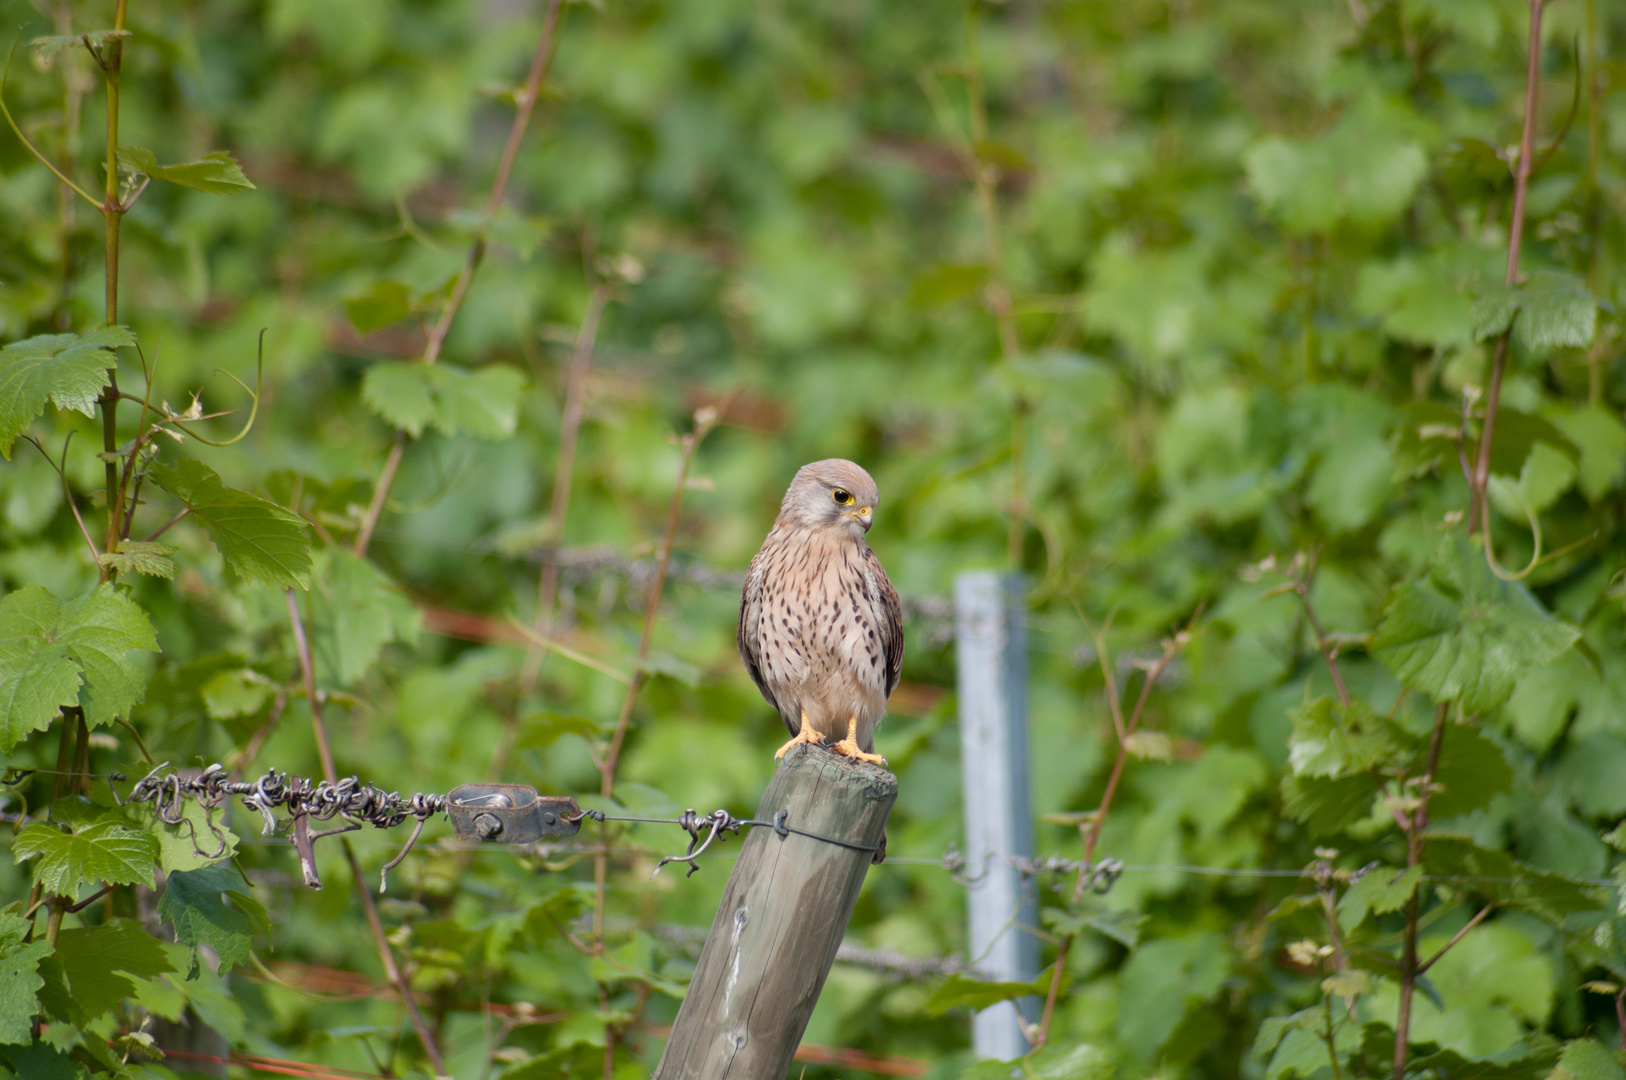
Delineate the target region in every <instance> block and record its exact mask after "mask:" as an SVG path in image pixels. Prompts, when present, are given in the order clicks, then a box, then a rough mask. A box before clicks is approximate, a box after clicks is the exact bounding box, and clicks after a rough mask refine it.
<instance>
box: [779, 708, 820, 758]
mask: <svg viewBox="0 0 1626 1080" xmlns="http://www.w3.org/2000/svg"><path fill="white" fill-rule="evenodd" d="M804 743H805V744H806V745H808V746H823V745H824V736H823V735H821V734H819V732H818V731H817V730H816V729H815V728H814V727H813V725H812V724H810V723H808V722H807V710H806V709H803V710H802V730H800V731H798V732H797V733H796V737H795V738H794V739H792V740H791V741H790V742H788V743H786V744H785V745H784V746H781V747H780V748H779V749H778V751H776V752H775V753H774V756H773V759H774V760H775V761H778V760H780V759H781V758H783V757H784V756H785V755H786V754H788V753H790V748H791V747H793V746H799V745H802V744H804Z"/></svg>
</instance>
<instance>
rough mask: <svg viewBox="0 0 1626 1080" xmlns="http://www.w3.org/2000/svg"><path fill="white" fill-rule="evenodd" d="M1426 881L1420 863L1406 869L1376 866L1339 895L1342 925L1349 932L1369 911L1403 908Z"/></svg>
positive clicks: (1385, 911) (1384, 911) (1339, 911)
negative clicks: (1413, 891) (1418, 887)
mask: <svg viewBox="0 0 1626 1080" xmlns="http://www.w3.org/2000/svg"><path fill="white" fill-rule="evenodd" d="M1422 880H1423V868H1422V867H1420V866H1413V867H1411V868H1409V869H1404V870H1396V869H1395V868H1394V867H1392V866H1375V867H1373V868H1372V869H1370V870H1368V871H1367V872H1366V873H1365V874H1363V875H1362V876H1361V880H1359V881H1357V882H1355V883H1354V884H1353V885H1351V886H1350V887H1349V888H1347V889H1345V890H1344V895H1342V896H1340V897H1339V898H1338V925H1339V926H1341V927H1343V928H1344V930H1345V931H1346V932H1347V931H1350V930H1353V929H1355V928H1356V927H1357V926H1359V925H1361V923H1362V922H1363V921H1364V920H1365V919H1366V916H1367V915H1368V914H1377V915H1383V914H1386V913H1388V912H1391V911H1399V910H1400V909H1401V908H1402V907H1403V906H1405V903H1406V901H1407V900H1409V899H1411V894H1412V890H1413V889H1415V888H1417V885H1418V883H1419V882H1421V881H1422Z"/></svg>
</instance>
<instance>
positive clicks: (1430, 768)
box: [1392, 705, 1454, 1080]
mask: <svg viewBox="0 0 1626 1080" xmlns="http://www.w3.org/2000/svg"><path fill="white" fill-rule="evenodd" d="M1445 717H1446V706H1444V705H1441V706H1440V707H1439V708H1437V709H1436V710H1435V711H1434V732H1433V734H1432V735H1430V736H1429V740H1428V759H1427V761H1426V763H1425V764H1424V766H1423V781H1422V784H1421V785H1420V787H1419V790H1418V792H1417V809H1416V810H1414V811H1413V812H1412V818H1411V827H1410V828H1409V829H1407V830H1406V868H1407V869H1408V870H1409V869H1411V868H1412V867H1414V866H1420V865H1422V862H1423V830H1425V829H1427V828H1428V799H1429V795H1430V793H1431V792H1432V790H1433V788H1434V771H1435V769H1437V768H1438V767H1439V764H1440V744H1441V743H1442V742H1443V741H1444V739H1445ZM1421 893H1422V887H1421V885H1417V886H1414V887H1413V888H1412V891H1411V896H1410V897H1409V898H1408V899H1407V900H1406V909H1405V910H1406V931H1405V938H1404V940H1403V941H1402V943H1401V947H1400V1007H1399V1009H1398V1010H1397V1012H1396V1015H1395V1049H1394V1075H1393V1078H1392V1080H1405V1076H1406V1053H1407V1050H1408V1048H1409V1047H1408V1044H1409V1041H1410V1039H1411V1000H1412V995H1413V993H1414V992H1415V991H1416V989H1417V976H1418V975H1419V974H1421V973H1422V969H1421V968H1419V967H1418V964H1417V922H1418V917H1419V908H1420V907H1421V901H1420V894H1421ZM1453 944H1454V942H1453ZM1435 959H1438V957H1436V958H1435ZM1429 963H1433V961H1432V960H1431V961H1429Z"/></svg>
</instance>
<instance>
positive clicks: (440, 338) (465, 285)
mask: <svg viewBox="0 0 1626 1080" xmlns="http://www.w3.org/2000/svg"><path fill="white" fill-rule="evenodd" d="M121 2H122V0H121ZM562 3H563V0H548V6H547V10H546V12H545V13H544V15H543V17H542V33H541V35H540V36H539V37H538V38H537V42H536V52H535V53H534V54H533V55H532V57H531V70H530V73H529V74H528V75H527V76H526V78H525V89H524V91H523V92H522V93H523V95H524V96H523V97H522V98H521V99H520V100H519V103H518V104H519V108H518V109H517V110H516V111H515V113H514V122H513V123H512V124H511V125H510V126H509V128H508V141H507V142H506V143H505V144H504V145H503V150H502V159H501V160H500V161H499V162H498V164H497V175H496V177H495V178H494V179H493V180H492V182H491V194H490V195H488V196H487V197H486V209H485V215H484V217H483V218H482V219H481V221H480V227H479V229H478V230H477V231H476V232H475V235H474V241H473V242H472V243H471V244H470V245H469V253H468V257H467V258H465V259H464V261H463V269H462V270H461V271H459V272H458V275H457V281H456V283H455V284H453V286H452V295H451V298H450V299H449V300H447V302H446V307H445V309H444V310H443V311H442V312H441V313H440V318H439V319H436V320H435V325H434V326H433V327H431V328H430V331H429V340H428V341H427V343H426V344H425V345H424V350H423V362H424V363H425V364H433V363H434V362H435V361H436V360H439V359H440V350H441V346H442V345H444V344H445V343H446V335H447V334H448V333H450V332H451V329H452V320H454V319H456V318H457V312H458V309H459V308H461V307H462V306H463V298H464V297H465V296H466V295H468V291H469V284H470V283H471V282H472V281H473V280H474V274H475V271H477V270H478V269H479V268H480V263H481V261H482V260H483V259H484V258H485V254H486V234H487V232H488V231H489V230H490V228H491V222H492V219H494V218H495V217H496V216H497V210H498V209H499V208H500V207H501V206H502V197H503V192H504V191H505V190H506V189H507V187H508V178H509V176H510V175H512V173H513V171H514V160H515V159H516V158H517V157H518V156H519V147H520V143H521V142H522V141H523V140H524V138H525V129H526V128H527V127H528V126H529V125H530V122H531V113H533V112H534V111H536V102H537V99H538V98H540V97H541V95H542V80H543V79H545V78H546V77H547V73H548V65H549V63H550V62H551V61H552V59H553V40H554V34H555V31H556V30H557V28H558V24H559V8H560V5H561V4H562ZM405 449H406V434H405V433H404V432H398V433H396V436H395V445H394V446H393V447H391V448H390V456H389V458H388V459H387V460H386V461H385V463H384V471H383V472H382V473H381V474H380V475H379V477H378V485H377V487H376V488H375V489H374V491H373V501H372V503H371V504H369V505H368V507H367V516H366V517H365V518H364V519H363V520H362V526H361V530H360V531H359V532H358V533H357V534H356V542H355V545H354V547H353V548H352V550H353V551H354V552H355V553H356V554H357V555H365V554H366V553H367V545H368V544H369V543H370V542H371V541H372V537H373V529H374V528H375V527H377V525H378V519H379V517H380V516H381V515H382V514H383V513H384V503H385V500H386V499H388V497H389V493H390V485H391V484H392V483H394V482H395V471H396V469H397V468H398V467H399V466H400V464H401V454H402V453H403V452H404V451H405Z"/></svg>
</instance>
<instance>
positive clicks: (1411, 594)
mask: <svg viewBox="0 0 1626 1080" xmlns="http://www.w3.org/2000/svg"><path fill="white" fill-rule="evenodd" d="M1579 637H1580V631H1578V630H1577V629H1575V627H1573V626H1570V625H1569V624H1567V623H1564V622H1561V621H1559V620H1557V619H1554V618H1553V617H1552V616H1551V615H1549V614H1547V612H1545V611H1544V610H1542V608H1541V605H1540V604H1538V603H1537V602H1536V600H1535V599H1534V598H1533V597H1532V596H1531V595H1530V593H1529V591H1528V590H1526V589H1524V588H1522V587H1521V586H1518V585H1517V584H1515V583H1511V582H1505V581H1502V580H1500V579H1499V578H1497V577H1496V576H1495V575H1494V574H1492V573H1491V572H1490V569H1489V567H1487V566H1486V565H1485V560H1484V558H1483V556H1482V555H1481V554H1480V552H1479V551H1478V550H1477V549H1474V548H1471V547H1470V546H1469V545H1468V544H1467V542H1466V541H1464V540H1462V539H1461V538H1460V537H1457V538H1453V540H1452V541H1451V542H1449V543H1447V544H1446V545H1444V546H1442V548H1441V550H1440V552H1439V554H1438V555H1437V556H1436V557H1435V561H1434V565H1433V566H1432V567H1431V568H1430V570H1429V573H1428V575H1427V576H1425V577H1424V578H1423V579H1422V580H1420V581H1416V582H1412V583H1409V584H1405V585H1401V586H1398V587H1397V588H1396V589H1395V590H1394V591H1393V592H1392V593H1390V595H1389V598H1388V600H1387V602H1386V603H1385V610H1384V615H1383V621H1382V623H1381V624H1380V625H1379V626H1378V631H1377V635H1376V636H1375V638H1374V639H1373V642H1372V654H1373V655H1374V656H1376V657H1377V658H1378V659H1379V660H1380V661H1382V662H1383V664H1384V666H1386V667H1387V668H1388V669H1389V670H1390V671H1391V672H1393V673H1394V675H1395V677H1396V678H1398V679H1399V680H1400V681H1401V682H1402V683H1404V684H1405V685H1406V686H1409V687H1410V688H1412V689H1413V690H1420V691H1422V692H1424V693H1426V694H1429V695H1431V696H1433V697H1434V698H1435V699H1436V700H1439V701H1459V702H1461V704H1462V706H1463V708H1465V709H1467V710H1468V711H1470V712H1485V711H1487V710H1489V709H1493V708H1495V707H1496V706H1497V705H1500V704H1501V703H1502V702H1504V701H1506V700H1507V699H1508V696H1509V695H1510V694H1512V693H1513V685H1514V682H1515V681H1516V680H1517V678H1518V676H1519V675H1520V674H1521V673H1522V672H1524V671H1525V670H1526V669H1527V668H1530V667H1533V666H1536V665H1539V664H1545V663H1547V662H1548V661H1550V660H1552V659H1553V658H1554V657H1556V656H1557V655H1558V654H1559V653H1562V652H1563V651H1564V650H1565V649H1567V648H1569V647H1570V646H1571V645H1573V644H1574V643H1575V641H1576V639H1577V638H1579Z"/></svg>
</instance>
